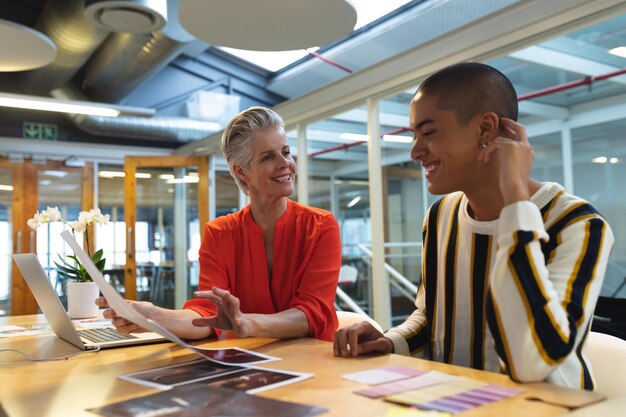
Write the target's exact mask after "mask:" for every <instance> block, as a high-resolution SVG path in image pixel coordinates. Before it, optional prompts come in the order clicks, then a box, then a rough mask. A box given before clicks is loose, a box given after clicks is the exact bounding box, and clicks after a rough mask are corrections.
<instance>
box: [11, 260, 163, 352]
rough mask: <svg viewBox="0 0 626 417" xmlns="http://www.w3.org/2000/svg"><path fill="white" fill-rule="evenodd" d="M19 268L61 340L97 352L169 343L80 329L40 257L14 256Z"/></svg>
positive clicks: (149, 337)
mask: <svg viewBox="0 0 626 417" xmlns="http://www.w3.org/2000/svg"><path fill="white" fill-rule="evenodd" d="M13 259H14V260H15V263H16V264H17V267H18V268H19V269H20V271H21V272H22V276H23V277H24V279H25V280H26V283H27V284H28V286H29V287H30V290H31V291H32V293H33V295H34V296H35V299H36V300H37V304H39V308H41V312H42V313H43V314H44V316H46V320H47V321H48V323H49V324H50V327H52V330H53V331H54V333H56V335H57V336H59V337H60V338H61V339H63V340H65V341H66V342H68V343H71V344H73V345H74V346H76V347H77V348H79V349H82V350H97V349H106V348H113V347H122V346H129V345H139V344H146V343H156V342H167V339H166V338H164V337H163V336H161V335H160V334H158V333H136V334H131V335H125V334H121V333H119V332H117V331H115V328H114V327H113V326H103V327H95V328H94V327H90V328H87V329H76V328H75V327H74V324H73V323H72V320H71V319H70V317H69V316H68V314H67V312H66V311H65V308H63V304H62V303H61V300H59V297H58V296H57V294H56V292H55V290H54V288H53V287H52V284H51V283H50V280H49V279H48V277H47V276H46V273H45V271H44V270H43V268H42V266H41V263H39V259H37V255H35V254H34V253H21V254H17V255H13Z"/></svg>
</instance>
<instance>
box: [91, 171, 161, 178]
mask: <svg viewBox="0 0 626 417" xmlns="http://www.w3.org/2000/svg"><path fill="white" fill-rule="evenodd" d="M98 176H99V177H100V178H124V177H126V173H125V172H122V171H100V172H98ZM135 178H152V175H151V174H148V173H143V172H135Z"/></svg>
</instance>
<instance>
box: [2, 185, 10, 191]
mask: <svg viewBox="0 0 626 417" xmlns="http://www.w3.org/2000/svg"><path fill="white" fill-rule="evenodd" d="M0 191H13V186H12V185H3V184H0Z"/></svg>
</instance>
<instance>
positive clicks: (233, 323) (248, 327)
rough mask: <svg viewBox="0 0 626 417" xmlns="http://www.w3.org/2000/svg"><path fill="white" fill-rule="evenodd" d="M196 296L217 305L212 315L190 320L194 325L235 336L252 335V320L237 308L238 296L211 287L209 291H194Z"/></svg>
mask: <svg viewBox="0 0 626 417" xmlns="http://www.w3.org/2000/svg"><path fill="white" fill-rule="evenodd" d="M194 295H195V296H196V297H198V298H206V299H209V300H211V302H213V304H215V307H217V314H216V315H215V316H213V317H203V318H198V319H194V320H193V321H192V323H193V325H194V326H209V327H213V328H216V329H220V330H227V331H231V332H234V333H235V334H236V335H237V337H248V336H251V335H252V320H251V319H250V318H249V317H248V316H247V315H246V314H244V313H242V312H241V310H240V308H239V298H237V297H235V296H234V295H232V294H231V293H229V292H228V291H225V290H222V289H219V288H213V289H212V290H211V291H196V292H195V293H194Z"/></svg>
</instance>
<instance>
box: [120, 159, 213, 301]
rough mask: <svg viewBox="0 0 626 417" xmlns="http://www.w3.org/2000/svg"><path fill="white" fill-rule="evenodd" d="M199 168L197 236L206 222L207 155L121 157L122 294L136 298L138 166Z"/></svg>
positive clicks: (207, 210) (202, 230) (207, 195)
mask: <svg viewBox="0 0 626 417" xmlns="http://www.w3.org/2000/svg"><path fill="white" fill-rule="evenodd" d="M189 166H195V167H198V177H199V181H198V221H199V223H200V238H202V234H203V232H204V227H203V226H204V225H205V224H206V223H207V222H208V221H209V157H208V156H183V155H171V156H127V157H125V158H124V173H125V175H124V222H125V223H126V265H125V266H124V287H125V291H126V292H125V296H126V298H127V299H129V300H136V299H137V260H136V259H135V226H134V225H135V222H136V221H137V179H136V178H135V174H136V173H137V168H160V167H163V168H184V167H189Z"/></svg>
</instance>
